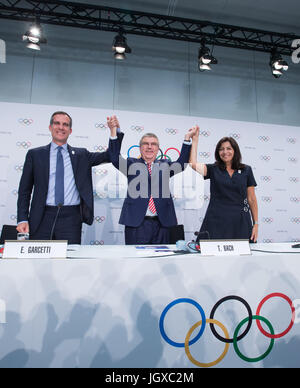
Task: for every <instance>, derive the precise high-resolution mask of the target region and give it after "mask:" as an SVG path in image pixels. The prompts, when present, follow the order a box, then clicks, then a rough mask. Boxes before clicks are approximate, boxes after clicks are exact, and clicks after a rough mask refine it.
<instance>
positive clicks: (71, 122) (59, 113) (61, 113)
mask: <svg viewBox="0 0 300 388" xmlns="http://www.w3.org/2000/svg"><path fill="white" fill-rule="evenodd" d="M56 115H65V116H68V117H69V119H70V128H72V125H73V120H72V117H71V116H70V115H69V114H68V113H66V112H62V111H58V112H54V113H53V115H52V116H51V119H50V125H53V121H54V116H56Z"/></svg>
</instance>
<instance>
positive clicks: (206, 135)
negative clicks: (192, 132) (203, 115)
mask: <svg viewBox="0 0 300 388" xmlns="http://www.w3.org/2000/svg"><path fill="white" fill-rule="evenodd" d="M199 135H200V136H203V137H209V136H210V132H209V131H204V130H203V131H201V130H200V131H199Z"/></svg>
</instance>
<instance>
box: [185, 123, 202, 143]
mask: <svg viewBox="0 0 300 388" xmlns="http://www.w3.org/2000/svg"><path fill="white" fill-rule="evenodd" d="M197 136H199V126H198V125H195V126H194V127H192V128H191V129H190V130H189V131H188V133H187V134H186V135H185V140H187V141H189V140H190V139H192V138H194V137H197Z"/></svg>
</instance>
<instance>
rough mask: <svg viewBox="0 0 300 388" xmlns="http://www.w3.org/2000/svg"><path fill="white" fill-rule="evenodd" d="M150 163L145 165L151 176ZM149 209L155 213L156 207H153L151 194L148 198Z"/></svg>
mask: <svg viewBox="0 0 300 388" xmlns="http://www.w3.org/2000/svg"><path fill="white" fill-rule="evenodd" d="M151 164H152V163H147V167H148V171H149V175H150V177H151V174H152V169H151ZM149 210H150V211H151V213H152V214H155V213H156V207H155V203H154V199H153V197H152V195H151V197H150V200H149Z"/></svg>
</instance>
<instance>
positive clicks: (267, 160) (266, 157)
mask: <svg viewBox="0 0 300 388" xmlns="http://www.w3.org/2000/svg"><path fill="white" fill-rule="evenodd" d="M260 160H263V161H264V162H269V161H270V160H271V156H268V155H261V156H260Z"/></svg>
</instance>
